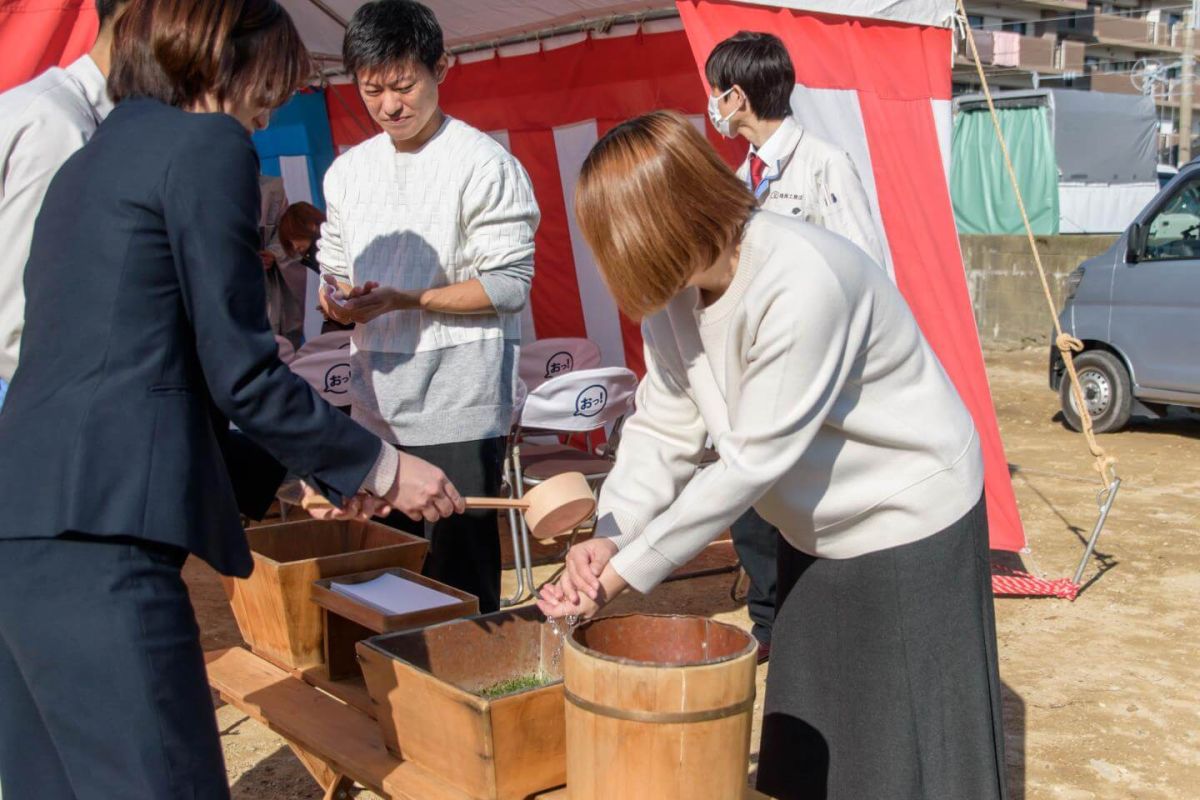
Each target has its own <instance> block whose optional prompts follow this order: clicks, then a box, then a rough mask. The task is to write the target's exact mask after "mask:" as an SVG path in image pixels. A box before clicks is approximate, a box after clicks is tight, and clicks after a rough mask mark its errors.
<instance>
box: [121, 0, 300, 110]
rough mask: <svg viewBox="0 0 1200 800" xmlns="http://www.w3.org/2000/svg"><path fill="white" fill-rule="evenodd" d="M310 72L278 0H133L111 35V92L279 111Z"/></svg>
mask: <svg viewBox="0 0 1200 800" xmlns="http://www.w3.org/2000/svg"><path fill="white" fill-rule="evenodd" d="M311 74H312V64H311V61H310V60H309V56H308V51H307V50H306V49H305V48H304V43H303V42H302V41H301V40H300V34H299V33H298V32H297V31H296V26H295V25H294V24H293V23H292V18H291V17H290V16H288V13H287V12H286V11H284V10H283V7H282V6H280V5H279V3H278V2H276V0H131V2H130V3H129V8H128V9H127V10H126V11H125V13H124V14H123V15H122V16H121V18H120V19H119V20H117V25H116V28H115V30H114V33H113V65H112V72H111V73H110V75H109V78H108V92H109V94H110V95H111V96H112V98H113V100H114V101H117V102H120V101H121V100H122V99H124V98H126V97H152V98H154V99H156V100H161V101H162V102H164V103H167V104H169V105H173V106H178V107H180V108H186V107H188V106H190V105H192V104H194V103H196V102H198V101H200V100H202V99H203V98H204V97H205V96H207V95H209V94H212V95H214V96H215V98H216V100H217V102H218V103H224V102H226V101H245V102H252V103H254V104H256V105H260V106H262V107H264V108H277V107H279V106H281V105H283V104H284V103H285V102H287V100H288V98H290V97H291V96H292V94H293V93H294V92H295V91H296V90H297V89H298V88H300V87H301V86H302V85H303V83H304V81H306V80H307V79H308V77H309V76H310V75H311Z"/></svg>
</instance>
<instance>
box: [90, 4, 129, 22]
mask: <svg viewBox="0 0 1200 800" xmlns="http://www.w3.org/2000/svg"><path fill="white" fill-rule="evenodd" d="M124 2H125V0H96V16H98V17H100V24H101V25H103V24H104V23H106V22H108V21H109V20H110V19H112V18H113V15H114V14H116V13H117V9H118V8H120V7H121V4H122V3H124Z"/></svg>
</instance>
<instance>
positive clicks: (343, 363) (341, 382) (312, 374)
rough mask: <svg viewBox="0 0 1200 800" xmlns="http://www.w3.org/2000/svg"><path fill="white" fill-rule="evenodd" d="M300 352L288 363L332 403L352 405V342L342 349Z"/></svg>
mask: <svg viewBox="0 0 1200 800" xmlns="http://www.w3.org/2000/svg"><path fill="white" fill-rule="evenodd" d="M304 349H305V348H303V347H302V348H300V353H299V354H297V356H296V358H295V359H293V360H292V363H290V364H288V366H289V367H290V368H291V370H292V372H294V373H296V374H297V375H299V376H300V377H301V378H304V380H306V381H308V385H309V386H311V387H313V389H316V391H317V394H319V395H320V396H321V399H322V400H324V401H325V402H327V403H329V404H330V405H334V406H348V405H350V342H349V341H347V342H346V346H345V347H344V348H343V349H340V350H324V351H320V352H316V353H305V352H304Z"/></svg>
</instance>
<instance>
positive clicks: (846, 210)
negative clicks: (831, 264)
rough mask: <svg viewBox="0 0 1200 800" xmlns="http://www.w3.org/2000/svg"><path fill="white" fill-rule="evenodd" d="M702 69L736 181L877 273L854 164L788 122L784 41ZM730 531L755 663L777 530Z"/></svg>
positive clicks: (766, 618)
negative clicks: (842, 242) (738, 146)
mask: <svg viewBox="0 0 1200 800" xmlns="http://www.w3.org/2000/svg"><path fill="white" fill-rule="evenodd" d="M704 69H705V74H706V77H707V78H708V84H709V86H710V87H712V94H711V95H710V96H709V99H708V116H709V119H710V120H711V121H712V124H713V127H715V128H716V129H717V131H718V132H720V133H721V134H722V135H723V136H726V137H729V138H732V137H734V136H742V137H744V138H745V139H746V140H747V141H749V142H750V153H749V155H747V156H746V160H745V162H744V163H743V164H742V166H741V167H740V168H739V169H738V176H739V177H740V178H742V179H743V180H744V181H746V184H747V185H748V186H749V187H750V189H751V191H753V192H754V194H755V196H757V197H758V202H759V205H760V206H761V207H762V208H765V209H767V210H768V211H773V212H775V213H777V214H783V215H785V216H788V217H794V218H797V219H802V220H804V221H806V222H811V223H813V224H814V225H820V226H821V227H823V228H827V229H829V230H831V231H833V232H834V233H837V234H840V235H842V236H844V237H846V238H847V239H849V240H850V241H852V242H854V243H855V244H856V245H858V246H859V247H860V248H862V249H863V250H865V251H866V252H867V254H868V255H870V256H871V258H873V259H874V260H875V262H876V263H877V264H880V265H881V267H880V268H881V269H883V268H884V267H883V266H882V265H883V264H884V255H883V248H882V247H881V246H880V239H879V235H878V233H877V231H876V227H875V220H874V218H873V217H872V216H871V204H870V201H869V200H868V199H867V192H866V190H865V189H864V188H863V184H862V180H861V179H860V178H859V176H858V170H857V169H855V167H854V162H853V161H851V159H850V156H849V155H848V154H847V153H846V152H845V151H843V150H840V149H838V148H837V147H835V146H834V145H832V144H830V143H829V142H826V141H824V140H822V139H819V138H818V137H816V136H814V135H813V134H812V133H811V132H810V131H806V130H805V129H804V128H802V127H801V126H800V124H799V123H798V122H796V119H795V118H794V117H793V116H792V109H791V96H792V90H793V89H794V88H795V86H796V71H795V69H794V68H793V66H792V60H791V58H790V57H789V56H788V52H787V49H786V48H785V47H784V45H783V42H781V41H780V40H779V39H778V38H777V37H775V36H772V35H771V34H769V33H751V32H747V31H742V32H741V33H738V34H736V35H734V36H731V37H729V38H728V39H726V40H725V41H723V42H721V43H720V44H718V45H717V46H716V47H715V48H714V49H713V51H712V53H711V54H709V56H708V61H707V63H706V64H705V68H704ZM732 533H733V543H734V547H735V548H736V550H737V553H738V557H739V558H740V559H741V562H742V567H743V568H744V569H745V570H746V575H747V576H748V577H749V579H750V589H749V593H748V595H747V598H746V599H747V605H748V606H749V611H750V619H751V621H752V622H753V623H754V636H755V638H756V639H758V643H759V649H758V657H759V662H760V663H761V662H763V661H766V660H767V658H769V657H770V653H771V628H772V625H773V624H774V622H775V599H776V598H775V583H776V579H775V553H776V546H777V545H776V543H777V541H778V538H779V531H777V530H776V529H775V527H774V526H772V525H771V524H770V523H768V522H766V521H765V520H763V519H762V518H761V517H759V516H758V514H757V513H755V512H754V510H753V509H751V510H750V511H749V512H747V513H746V514H745V515H744V516H743V517H742V518H741V519H739V520H738V521H737V522H735V523H734V525H733V529H732Z"/></svg>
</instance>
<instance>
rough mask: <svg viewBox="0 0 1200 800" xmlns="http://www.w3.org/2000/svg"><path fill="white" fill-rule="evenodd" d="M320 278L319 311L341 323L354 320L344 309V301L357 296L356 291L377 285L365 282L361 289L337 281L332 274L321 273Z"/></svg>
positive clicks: (345, 323) (359, 291)
mask: <svg viewBox="0 0 1200 800" xmlns="http://www.w3.org/2000/svg"><path fill="white" fill-rule="evenodd" d="M321 280H322V281H323V283H322V284H321V291H319V292H317V297H318V298H319V299H320V302H321V311H323V312H324V313H325V316H327V317H329V318H330V319H331V320H333V321H335V322H340V323H341V324H342V325H349V324H350V323H352V322H354V320H353V318H351V316H350V312H349V311H348V310H347V309H346V301H347V300H349V299H350V298H351V297H352V296H357V294H356V293H363V292H369V291H371V288H373V287H374V286H376V285H377V284H373V283H367V284H366V286H364V287H363V288H362V289H356V288H354V287H351V286H350V284H348V283H339V282H338V279H337V278H335V277H333V276H332V275H322V276H321Z"/></svg>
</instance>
